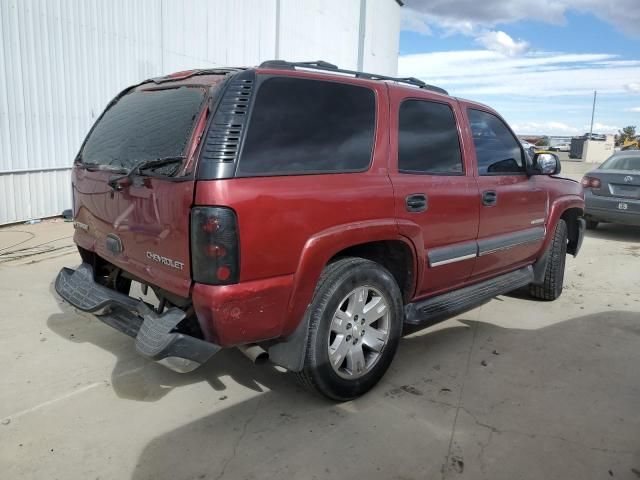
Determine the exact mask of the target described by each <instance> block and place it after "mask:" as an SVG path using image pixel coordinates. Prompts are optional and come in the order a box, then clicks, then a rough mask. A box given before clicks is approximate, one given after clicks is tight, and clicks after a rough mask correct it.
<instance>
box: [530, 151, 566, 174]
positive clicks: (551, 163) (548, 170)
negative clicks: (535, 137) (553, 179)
mask: <svg viewBox="0 0 640 480" xmlns="http://www.w3.org/2000/svg"><path fill="white" fill-rule="evenodd" d="M533 167H534V169H535V170H536V171H537V173H538V174H539V175H557V174H558V173H560V170H561V169H562V164H561V163H560V159H559V158H558V156H557V155H556V154H555V153H547V152H545V153H536V154H535V155H534V156H533Z"/></svg>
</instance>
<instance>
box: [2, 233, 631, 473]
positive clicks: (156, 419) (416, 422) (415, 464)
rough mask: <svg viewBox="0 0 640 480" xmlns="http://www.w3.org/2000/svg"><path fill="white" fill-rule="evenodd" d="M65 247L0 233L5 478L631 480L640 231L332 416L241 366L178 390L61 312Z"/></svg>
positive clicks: (71, 258) (432, 341)
mask: <svg viewBox="0 0 640 480" xmlns="http://www.w3.org/2000/svg"><path fill="white" fill-rule="evenodd" d="M71 233H72V231H71V226H70V225H69V224H67V223H63V222H61V221H58V222H45V223H42V224H40V225H32V226H24V225H20V226H15V227H9V228H4V229H0V249H1V250H0V285H1V286H2V289H1V290H0V305H1V306H0V312H1V321H0V362H1V363H2V364H3V365H5V366H6V367H8V368H5V371H4V374H3V375H2V376H0V472H2V473H0V478H2V479H8V480H11V479H23V478H25V479H34V478H35V479H55V478H59V479H126V478H133V479H220V478H228V479H261V478H270V479H285V478H295V479H314V478H317V479H325V478H327V479H345V478H367V479H398V480H399V479H431V478H448V479H456V478H468V479H484V478H486V479H492V480H497V479H505V480H513V479H563V480H566V479H581V480H582V479H608V478H617V479H635V480H637V479H638V478H640V273H639V272H640V268H639V266H640V229H637V228H636V229H634V228H628V227H620V226H613V225H605V226H603V227H602V228H600V229H598V230H597V231H595V232H593V233H589V235H588V238H587V239H586V240H585V243H584V247H583V251H582V252H581V254H580V255H579V257H578V258H577V259H573V258H569V260H568V262H567V275H566V282H565V284H566V290H565V292H564V293H563V295H562V297H561V298H560V299H559V300H558V301H556V302H553V303H545V302H538V301H532V300H530V299H528V298H527V297H526V295H525V294H522V293H515V294H513V295H510V296H503V297H499V298H497V299H495V300H493V301H491V302H490V303H488V304H486V305H484V306H483V307H481V308H478V309H476V310H474V311H471V312H469V313H466V314H464V315H462V316H460V317H458V318H457V319H452V320H449V321H447V322H445V323H442V324H440V325H438V326H435V327H432V328H430V329H427V330H424V331H421V332H418V333H415V334H413V335H410V336H408V337H406V338H404V339H403V340H402V342H401V345H400V350H399V352H398V355H397V357H396V359H395V360H394V362H393V364H392V367H391V369H390V370H389V372H388V373H387V375H386V376H385V377H384V379H383V380H382V382H381V383H380V384H379V385H378V386H377V387H376V388H375V389H374V390H373V391H371V392H370V393H369V394H368V395H366V396H364V397H363V398H361V399H359V400H356V401H353V402H347V403H343V404H334V403H331V402H328V401H325V400H323V399H320V398H316V397H314V396H312V395H310V394H308V393H307V392H306V391H305V390H303V389H301V388H300V387H298V386H297V384H296V383H295V381H294V379H293V378H291V376H290V375H289V374H287V373H284V372H282V371H280V370H279V369H277V368H275V367H273V366H254V365H252V364H251V363H250V362H249V361H248V360H246V359H245V357H243V356H242V355H241V354H240V353H239V352H237V351H235V350H229V351H223V352H222V353H220V354H218V355H217V356H216V357H214V358H213V360H212V361H211V362H210V363H209V364H207V365H205V366H204V367H203V368H202V369H200V370H199V371H196V372H193V373H191V374H186V375H180V374H177V373H173V372H171V371H169V370H166V369H164V368H163V367H162V366H159V365H156V364H154V363H151V362H148V361H146V360H144V359H142V358H140V357H139V356H137V355H136V353H135V351H134V348H133V341H132V340H131V339H129V338H128V337H126V336H124V335H123V334H120V333H118V332H116V331H114V330H112V329H111V328H109V327H107V326H105V325H103V324H101V323H100V322H99V321H97V320H95V319H94V320H91V319H87V318H85V317H82V316H79V315H77V314H75V313H73V312H70V311H69V310H68V309H67V308H66V307H64V306H63V305H61V304H60V302H59V301H58V300H57V299H56V297H55V296H54V295H53V293H52V280H53V279H54V277H55V275H56V273H57V272H58V270H59V269H60V268H61V267H62V266H74V265H76V264H78V263H79V257H78V256H77V254H76V253H75V252H74V251H73V248H72V247H70V246H69V245H70V238H69V236H70V235H71ZM23 240H25V242H24V243H21V244H19V245H16V246H15V247H13V246H12V245H14V244H17V243H19V242H22V241H23ZM50 240H55V241H54V242H51V243H46V244H44V245H38V244H41V243H43V242H49V241H50ZM35 245H37V246H35ZM21 248H26V250H21V251H19V252H16V253H13V254H10V255H9V254H8V252H11V251H14V250H15V249H21ZM16 257H19V258H16Z"/></svg>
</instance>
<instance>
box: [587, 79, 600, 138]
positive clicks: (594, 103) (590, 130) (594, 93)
mask: <svg viewBox="0 0 640 480" xmlns="http://www.w3.org/2000/svg"><path fill="white" fill-rule="evenodd" d="M597 95H598V92H597V91H594V92H593V108H592V109H591V128H590V129H589V140H591V135H593V117H594V116H595V114H596V96H597Z"/></svg>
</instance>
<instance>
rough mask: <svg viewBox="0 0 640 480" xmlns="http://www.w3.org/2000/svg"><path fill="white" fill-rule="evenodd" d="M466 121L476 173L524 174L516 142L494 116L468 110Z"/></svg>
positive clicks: (507, 129)
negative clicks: (471, 140)
mask: <svg viewBox="0 0 640 480" xmlns="http://www.w3.org/2000/svg"><path fill="white" fill-rule="evenodd" d="M468 113H469V122H470V124H471V132H472V134H473V143H474V145H475V148H476V158H477V161H478V172H479V174H480V175H512V174H521V173H525V166H524V157H523V153H522V146H521V145H520V142H519V141H518V140H517V139H516V138H515V137H514V136H513V134H512V133H511V130H509V128H508V127H507V126H506V125H505V123H504V122H503V121H502V120H500V119H499V118H498V117H496V116H495V115H493V114H491V113H488V112H483V111H481V110H474V109H469V110H468Z"/></svg>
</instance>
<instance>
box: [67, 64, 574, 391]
mask: <svg viewBox="0 0 640 480" xmlns="http://www.w3.org/2000/svg"><path fill="white" fill-rule="evenodd" d="M559 171H560V163H559V161H558V158H557V157H556V156H555V155H552V154H547V153H543V154H537V155H536V156H535V157H534V158H530V157H529V156H528V154H527V153H525V152H524V151H523V149H522V146H521V145H520V142H519V141H518V139H517V138H516V136H515V135H514V134H513V132H512V131H511V129H510V128H509V126H508V125H507V124H506V123H505V122H504V120H503V119H502V118H501V117H500V116H499V115H498V114H497V113H496V112H495V111H493V110H492V109H490V108H488V107H486V106H485V105H481V104H479V103H475V102H470V101H467V100H462V99H458V98H453V97H451V96H449V95H448V94H447V92H445V91H444V90H442V89H440V88H437V87H433V86H430V85H426V84H425V83H423V82H421V81H420V80H417V79H414V78H391V77H385V76H382V75H376V74H369V73H364V72H354V71H348V70H340V69H338V68H337V67H335V66H334V65H331V64H329V63H326V62H321V61H320V62H309V63H291V62H285V61H270V62H265V63H263V64H262V65H260V66H259V67H257V68H247V69H240V68H238V69H236V68H228V69H212V70H193V71H187V72H179V73H176V74H172V75H169V76H166V77H162V78H155V79H151V80H147V81H144V82H142V83H140V84H138V85H135V86H133V87H130V88H128V89H126V90H125V91H123V92H122V93H120V94H119V95H118V96H117V97H116V98H115V99H114V100H113V101H112V102H111V103H110V104H109V105H108V106H107V108H106V110H105V111H104V113H103V114H102V115H101V117H100V118H99V119H98V121H97V122H96V123H95V125H94V126H93V128H92V129H91V131H90V132H89V134H88V135H87V138H86V140H85V141H84V143H83V145H82V147H81V149H80V152H79V154H78V156H77V158H76V160H75V163H74V168H73V180H72V181H73V202H74V203H73V214H74V227H75V236H74V239H75V242H76V244H77V245H78V249H79V251H80V256H81V258H82V264H81V265H80V267H78V268H77V269H75V270H74V269H70V268H64V269H62V271H61V272H60V273H59V275H58V277H57V279H56V283H55V287H56V291H57V292H58V294H59V295H61V297H62V298H64V299H65V300H66V301H67V302H69V303H70V304H72V305H73V306H74V307H76V308H77V309H80V310H82V311H85V312H89V313H92V314H94V315H95V316H97V318H98V319H100V320H101V321H103V322H105V323H107V324H109V325H111V326H112V327H115V328H117V329H118V330H120V331H122V332H124V333H126V334H128V335H130V336H132V337H135V339H136V349H137V350H138V352H139V353H140V354H142V355H144V356H146V357H148V358H150V359H153V360H157V361H160V362H162V363H164V364H165V365H167V366H170V367H172V368H174V369H176V370H179V371H188V370H191V369H193V368H195V367H197V366H198V365H200V364H202V363H204V362H206V361H207V360H208V359H209V358H210V357H211V356H213V355H214V354H215V353H216V352H217V351H219V350H220V349H221V348H227V347H238V348H240V349H241V350H243V351H244V352H245V353H246V354H247V355H248V356H250V357H252V358H254V359H264V358H265V356H267V355H268V357H269V359H270V360H271V361H272V362H274V363H276V364H278V365H281V366H283V367H285V368H287V369H288V370H290V371H292V372H296V374H297V375H298V377H299V378H300V379H301V380H302V382H303V383H304V384H305V385H307V386H308V387H310V388H311V389H313V390H315V391H317V392H319V393H321V394H323V395H326V396H328V397H330V398H332V399H336V400H345V399H350V398H354V397H356V396H358V395H361V394H363V393H364V392H366V391H367V390H369V389H370V388H371V387H372V386H373V385H375V384H376V382H377V381H378V380H379V379H380V378H381V377H382V375H383V374H384V372H385V371H386V369H387V368H388V367H389V364H390V363H391V361H392V359H393V356H394V354H395V351H396V348H397V346H398V343H399V340H400V337H401V334H402V331H403V326H406V325H412V326H414V328H415V327H420V326H426V325H430V324H433V322H436V321H438V320H441V319H444V318H447V317H450V316H453V315H455V314H458V313H461V312H464V311H466V310H468V309H470V308H473V307H474V306H477V305H478V304H480V303H482V302H484V301H486V300H488V299H490V298H492V297H494V296H496V295H499V294H503V293H506V292H509V291H511V290H514V289H517V288H521V287H525V286H529V291H530V293H531V296H532V297H535V298H539V299H543V300H554V299H556V298H557V297H558V296H559V295H560V294H561V292H562V283H563V276H564V267H565V258H566V255H567V253H570V254H573V255H576V254H577V253H578V250H579V249H580V245H581V243H582V238H583V232H584V227H585V221H584V220H583V213H584V198H583V193H582V187H581V186H580V184H579V183H577V182H574V181H572V180H568V179H564V178H560V177H558V176H556V174H557V173H559ZM132 282H136V283H137V284H139V288H141V290H142V292H143V293H145V294H146V293H147V291H148V290H149V289H151V290H152V291H153V293H154V297H155V298H154V300H149V298H151V297H152V296H151V295H145V296H144V297H143V298H144V300H143V299H142V298H140V295H138V298H135V297H134V296H131V295H130V293H131V285H132Z"/></svg>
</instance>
